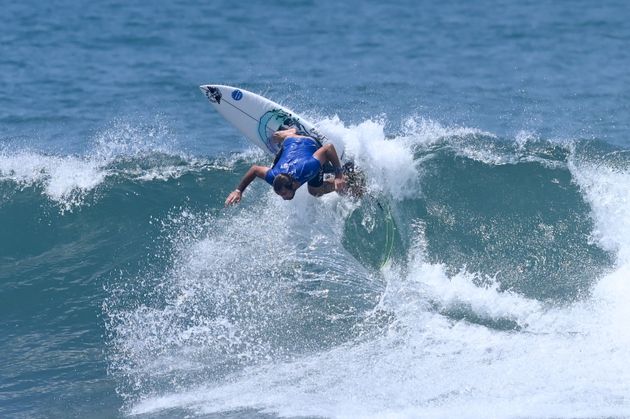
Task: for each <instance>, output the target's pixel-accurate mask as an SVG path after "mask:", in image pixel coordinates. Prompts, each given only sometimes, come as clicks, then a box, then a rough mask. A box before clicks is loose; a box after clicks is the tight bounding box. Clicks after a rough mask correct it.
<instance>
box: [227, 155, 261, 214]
mask: <svg viewBox="0 0 630 419" xmlns="http://www.w3.org/2000/svg"><path fill="white" fill-rule="evenodd" d="M268 170H269V168H268V167H265V166H256V165H253V166H252V167H250V168H249V170H248V171H247V173H245V176H243V179H241V183H239V184H238V187H237V188H236V189H234V190H233V191H232V192H231V193H230V194H229V195H228V197H227V199H226V200H225V206H226V207H227V206H228V205H232V204H238V203H239V202H240V201H241V197H242V195H243V191H244V190H245V188H247V186H248V185H249V184H250V183H252V181H253V180H254V179H256V178H257V177H259V178H261V179H264V178H265V175H266V174H267V171H268Z"/></svg>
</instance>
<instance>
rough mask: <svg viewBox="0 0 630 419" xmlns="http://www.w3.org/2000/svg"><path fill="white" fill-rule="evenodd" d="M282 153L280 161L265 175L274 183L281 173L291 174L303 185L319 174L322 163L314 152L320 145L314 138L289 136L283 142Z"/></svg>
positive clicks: (267, 179)
mask: <svg viewBox="0 0 630 419" xmlns="http://www.w3.org/2000/svg"><path fill="white" fill-rule="evenodd" d="M282 147H283V149H282V154H281V155H280V158H279V159H278V162H277V163H276V164H275V165H274V166H273V167H272V168H271V169H269V170H267V174H266V175H265V180H266V181H267V183H269V184H270V185H273V179H274V178H275V177H276V176H277V175H279V174H281V173H286V174H289V175H291V177H292V178H293V180H296V181H298V182H299V183H300V185H302V184H303V183H305V182H308V181H309V180H311V179H313V178H314V177H315V176H317V175H318V174H319V170H320V169H321V167H322V165H321V163H320V162H319V160H317V159H316V158H315V157H313V154H314V153H315V151H317V149H318V148H319V145H318V144H317V143H316V142H315V140H313V139H312V138H308V137H303V138H299V137H288V138H286V139H285V140H284V142H283V143H282Z"/></svg>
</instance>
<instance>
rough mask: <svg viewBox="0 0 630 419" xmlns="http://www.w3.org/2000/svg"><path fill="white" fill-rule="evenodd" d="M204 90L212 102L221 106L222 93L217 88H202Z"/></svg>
mask: <svg viewBox="0 0 630 419" xmlns="http://www.w3.org/2000/svg"><path fill="white" fill-rule="evenodd" d="M202 88H203V91H204V93H205V94H206V97H207V98H208V100H209V101H210V102H213V103H217V104H221V91H220V90H219V89H218V88H217V87H213V86H202Z"/></svg>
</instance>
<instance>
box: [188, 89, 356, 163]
mask: <svg viewBox="0 0 630 419" xmlns="http://www.w3.org/2000/svg"><path fill="white" fill-rule="evenodd" d="M199 88H200V89H201V91H202V92H203V93H204V94H205V95H206V97H207V98H208V100H209V101H210V103H211V104H212V106H213V107H214V109H216V110H217V111H218V112H219V113H220V114H221V116H223V117H224V118H225V119H226V120H227V121H228V122H230V123H231V124H232V125H234V126H235V127H236V128H237V129H238V130H239V131H240V132H241V133H242V134H243V135H245V137H247V139H248V140H249V141H251V142H252V143H253V144H255V145H257V146H258V147H260V148H261V149H262V150H264V151H265V152H266V153H267V154H269V155H271V156H275V155H276V153H277V152H278V149H279V146H278V144H277V143H276V142H275V141H273V140H272V138H271V137H272V135H273V133H274V132H276V131H277V130H278V128H280V127H287V128H291V127H295V128H297V130H298V133H299V134H301V135H308V136H310V137H313V138H315V139H317V140H318V141H320V142H321V143H322V144H325V143H327V142H331V143H333V144H334V146H335V149H336V150H337V155H338V156H339V158H340V159H341V160H343V156H344V147H343V143H342V142H341V141H330V140H329V139H328V138H326V137H325V136H323V135H322V134H321V133H319V132H318V131H317V128H315V125H314V124H312V123H311V122H309V121H307V120H306V119H304V118H302V117H301V116H299V115H298V114H296V113H295V112H293V111H292V110H290V109H287V108H285V107H284V106H281V105H279V104H277V103H275V102H273V101H271V100H269V99H267V98H264V97H262V96H260V95H257V94H256V93H252V92H249V91H247V90H245V89H241V88H237V87H232V86H224V85H219V84H205V85H203V86H199Z"/></svg>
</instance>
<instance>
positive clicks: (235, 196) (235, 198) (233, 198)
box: [225, 189, 242, 207]
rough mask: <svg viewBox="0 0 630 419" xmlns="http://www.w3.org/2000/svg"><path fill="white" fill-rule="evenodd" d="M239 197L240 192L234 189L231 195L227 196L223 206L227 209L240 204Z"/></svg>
mask: <svg viewBox="0 0 630 419" xmlns="http://www.w3.org/2000/svg"><path fill="white" fill-rule="evenodd" d="M241 196H242V192H241V191H239V190H238V189H235V190H234V191H233V192H232V193H230V194H229V195H228V197H227V199H226V200H225V206H226V207H227V206H228V205H233V204H238V203H239V202H241Z"/></svg>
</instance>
